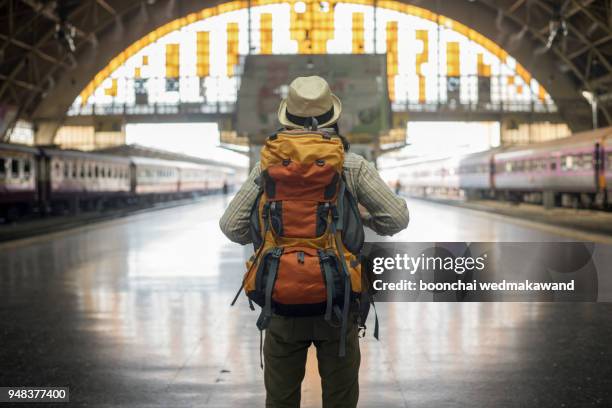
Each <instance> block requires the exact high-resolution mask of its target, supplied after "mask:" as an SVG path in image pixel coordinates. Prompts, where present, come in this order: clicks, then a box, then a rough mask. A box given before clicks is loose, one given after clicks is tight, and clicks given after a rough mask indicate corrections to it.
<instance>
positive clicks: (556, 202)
mask: <svg viewBox="0 0 612 408" xmlns="http://www.w3.org/2000/svg"><path fill="white" fill-rule="evenodd" d="M388 170H392V172H393V174H394V177H396V179H395V180H394V181H392V182H391V184H393V183H399V184H398V186H401V190H402V191H404V192H407V193H412V194H417V195H421V196H432V195H446V196H448V195H453V196H461V197H463V198H467V199H503V200H508V201H511V202H529V203H537V204H543V205H545V206H547V207H554V206H563V207H574V208H599V209H610V205H611V204H612V189H611V188H610V186H612V127H606V128H600V129H596V130H592V131H587V132H581V133H576V134H574V135H572V136H569V137H566V138H561V139H556V140H552V141H547V142H542V143H538V144H533V145H528V146H515V147H506V148H495V149H491V150H487V151H483V152H477V153H472V154H468V155H464V156H460V157H446V158H439V159H435V160H422V161H416V162H410V163H403V164H401V165H399V166H397V167H395V168H393V169H388Z"/></svg>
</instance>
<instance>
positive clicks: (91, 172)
mask: <svg viewBox="0 0 612 408" xmlns="http://www.w3.org/2000/svg"><path fill="white" fill-rule="evenodd" d="M88 167H89V168H88V169H87V177H89V178H92V177H93V164H91V163H90V164H89V166H88Z"/></svg>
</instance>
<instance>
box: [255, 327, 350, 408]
mask: <svg viewBox="0 0 612 408" xmlns="http://www.w3.org/2000/svg"><path fill="white" fill-rule="evenodd" d="M312 343H314V345H315V347H316V348H317V360H318V365H319V375H320V376H321V388H322V390H323V404H322V405H323V408H354V407H356V406H357V400H358V399H359V364H360V362H361V354H360V352H359V338H358V330H357V324H356V317H352V318H351V319H350V320H349V324H348V332H347V337H346V356H345V357H338V347H339V345H340V329H339V328H337V327H332V326H330V325H329V324H328V323H327V322H326V321H325V320H324V318H323V316H313V317H283V316H273V317H272V319H271V321H270V325H269V326H268V329H267V330H266V338H265V341H264V347H263V353H264V361H265V368H264V382H265V385H266V407H267V408H295V407H299V406H300V397H301V386H302V380H303V379H304V374H305V371H306V355H307V352H308V347H310V345H311V344H312Z"/></svg>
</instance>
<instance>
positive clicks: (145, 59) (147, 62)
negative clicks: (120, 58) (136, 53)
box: [142, 55, 149, 65]
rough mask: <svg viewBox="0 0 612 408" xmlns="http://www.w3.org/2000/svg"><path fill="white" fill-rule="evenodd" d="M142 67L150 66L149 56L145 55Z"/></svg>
mask: <svg viewBox="0 0 612 408" xmlns="http://www.w3.org/2000/svg"><path fill="white" fill-rule="evenodd" d="M142 65H149V56H148V55H143V56H142Z"/></svg>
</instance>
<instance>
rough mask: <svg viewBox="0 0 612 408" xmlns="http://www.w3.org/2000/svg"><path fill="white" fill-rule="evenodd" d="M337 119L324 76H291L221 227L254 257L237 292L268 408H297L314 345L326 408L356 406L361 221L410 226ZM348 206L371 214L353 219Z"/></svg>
mask: <svg viewBox="0 0 612 408" xmlns="http://www.w3.org/2000/svg"><path fill="white" fill-rule="evenodd" d="M372 97H374V95H373V96H372ZM341 113H342V104H341V102H340V100H339V99H338V97H336V96H335V95H334V94H332V93H331V91H330V88H329V85H328V84H327V82H326V81H325V80H324V79H323V78H320V77H318V76H311V77H299V78H296V79H295V80H294V81H293V82H292V83H291V85H290V87H289V92H288V96H287V98H286V99H284V100H283V101H282V102H281V104H280V108H279V111H278V119H279V121H280V123H281V124H282V125H283V127H284V128H283V130H281V131H279V132H277V133H276V135H274V136H272V137H270V138H268V140H267V142H266V145H265V146H264V148H263V149H262V153H261V161H260V162H258V163H257V164H255V166H254V167H253V170H252V171H251V173H250V175H249V177H248V179H247V180H246V182H245V183H244V184H243V185H242V187H241V188H240V190H239V191H238V193H237V194H236V196H235V197H234V198H233V200H232V201H231V202H230V204H229V206H228V207H227V209H226V210H225V213H224V214H223V216H222V217H221V220H220V222H219V224H220V227H221V230H222V231H223V233H224V234H225V235H226V236H227V237H228V238H229V239H230V240H232V241H234V242H237V243H240V244H243V245H244V244H248V243H253V245H254V247H255V249H256V252H255V254H254V256H253V257H251V259H250V260H249V263H248V264H249V265H250V267H249V270H248V272H247V274H246V275H245V279H244V281H243V287H244V289H245V291H246V292H247V295H248V296H249V300H250V301H254V302H255V303H258V304H259V305H260V306H262V313H261V314H260V317H259V319H258V322H257V326H258V327H259V328H260V330H264V329H265V330H266V336H265V342H264V345H263V355H264V361H265V370H264V383H265V387H266V407H268V408H271V407H299V406H300V397H301V394H300V390H301V383H302V380H303V378H304V374H305V366H306V355H307V350H308V348H309V346H310V345H311V344H313V343H314V345H315V347H316V349H317V359H318V363H319V374H320V375H321V380H322V381H321V384H322V390H323V395H322V398H323V407H326V408H333V407H356V406H357V401H358V398H359V383H358V374H359V365H360V360H361V357H360V351H359V342H358V325H359V324H363V322H360V319H361V316H360V314H359V311H358V307H357V303H356V301H355V299H354V298H353V297H352V294H353V292H356V291H358V288H356V287H353V282H360V280H359V274H360V266H359V261H358V257H357V255H358V252H359V251H360V249H361V245H362V244H363V227H362V224H361V223H362V222H363V224H364V225H366V226H368V227H370V228H371V229H373V230H374V231H375V232H377V233H378V234H380V235H393V234H395V233H397V232H399V231H401V230H403V229H404V228H406V226H407V225H408V219H409V217H408V209H407V207H406V202H405V201H404V200H403V199H402V198H400V197H398V196H396V195H395V194H393V191H391V189H390V188H389V187H388V186H387V184H386V183H385V182H384V181H383V180H382V179H381V178H380V176H379V174H378V172H377V171H376V169H375V167H374V165H373V164H372V163H370V162H368V161H367V160H365V159H364V158H363V157H361V156H358V155H356V154H353V153H349V152H348V150H349V147H350V146H349V143H348V141H347V140H346V138H344V137H343V136H341V135H340V134H339V129H338V125H337V121H338V119H339V118H340V115H341ZM262 170H263V171H262ZM313 197H315V198H316V199H313ZM342 199H344V201H343V205H342V206H339V205H338V204H339V203H340V202H341V201H340V200H342ZM355 199H356V201H358V202H359V203H360V204H361V205H363V207H365V209H367V211H368V212H369V214H367V215H360V213H359V211H358V210H357V204H356V203H355V202H354V201H353V200H355ZM252 210H253V213H252ZM340 211H343V212H344V213H343V214H346V216H343V214H339V212H340ZM355 217H356V219H355ZM339 220H343V222H342V223H341V222H339ZM338 228H342V231H340V230H339V229H338ZM341 232H342V233H343V234H341ZM326 234H329V235H326ZM342 235H343V236H342ZM326 237H330V240H324V239H323V238H326ZM322 242H323V243H322ZM313 248H318V249H316V250H315V249H313ZM346 260H348V262H346ZM322 271H323V274H322ZM342 271H345V272H347V273H346V274H343V273H342ZM353 274H357V275H356V279H357V280H356V281H353V280H352V277H353ZM334 276H335V277H337V279H339V280H341V281H340V283H339V284H338V282H337V281H336V280H334V279H332V278H333V277H334ZM328 277H329V278H328ZM349 277H350V278H351V279H349ZM327 282H333V284H329V285H328V284H327ZM347 288H348V290H347ZM362 290H363V289H362ZM336 292H337V293H336ZM239 293H240V292H239ZM334 293H335V294H336V295H338V296H339V298H337V297H334ZM349 295H351V296H349ZM237 296H238V295H237ZM234 301H235V299H234Z"/></svg>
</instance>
